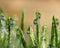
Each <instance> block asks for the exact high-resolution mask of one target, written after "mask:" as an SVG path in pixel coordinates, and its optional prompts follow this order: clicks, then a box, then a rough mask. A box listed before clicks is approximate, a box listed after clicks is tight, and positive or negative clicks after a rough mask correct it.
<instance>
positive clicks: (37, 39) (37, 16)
mask: <svg viewBox="0 0 60 48" xmlns="http://www.w3.org/2000/svg"><path fill="white" fill-rule="evenodd" d="M39 19H40V13H39V12H36V19H35V20H34V24H35V25H36V41H37V46H38V47H37V48H39V47H40V20H39Z"/></svg>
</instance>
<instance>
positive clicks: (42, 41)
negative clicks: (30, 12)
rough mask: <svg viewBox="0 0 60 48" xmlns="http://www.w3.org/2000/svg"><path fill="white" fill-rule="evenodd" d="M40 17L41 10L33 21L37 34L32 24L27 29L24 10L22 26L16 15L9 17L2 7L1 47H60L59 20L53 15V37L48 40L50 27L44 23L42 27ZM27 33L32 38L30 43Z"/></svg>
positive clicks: (0, 15)
mask: <svg viewBox="0 0 60 48" xmlns="http://www.w3.org/2000/svg"><path fill="white" fill-rule="evenodd" d="M40 18H41V14H40V12H36V18H35V19H34V21H33V24H34V25H35V28H36V35H35V34H34V30H33V28H32V26H31V25H30V26H29V27H28V29H27V30H26V31H25V28H24V23H25V13H24V11H23V12H22V18H21V26H20V27H19V25H18V21H17V18H16V17H14V18H10V17H7V16H6V13H5V11H4V10H2V9H0V48H60V40H59V35H58V32H59V31H58V26H59V20H58V19H57V18H56V17H55V16H53V18H52V28H51V39H50V40H49V41H48V36H47V32H48V27H47V25H43V26H42V28H40ZM41 29H42V32H41ZM26 34H27V35H28V36H29V38H30V44H28V40H26V38H27V37H25V35H26Z"/></svg>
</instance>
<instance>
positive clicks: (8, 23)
mask: <svg viewBox="0 0 60 48" xmlns="http://www.w3.org/2000/svg"><path fill="white" fill-rule="evenodd" d="M7 25H8V32H9V33H8V44H7V45H8V46H7V48H10V18H8V19H7Z"/></svg>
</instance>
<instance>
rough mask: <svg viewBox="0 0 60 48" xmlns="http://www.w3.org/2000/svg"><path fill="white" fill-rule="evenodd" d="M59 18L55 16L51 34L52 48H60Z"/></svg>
mask: <svg viewBox="0 0 60 48" xmlns="http://www.w3.org/2000/svg"><path fill="white" fill-rule="evenodd" d="M57 23H58V22H57V18H55V17H54V16H53V22H52V32H51V42H50V43H51V44H50V48H58V28H57V27H58V25H57Z"/></svg>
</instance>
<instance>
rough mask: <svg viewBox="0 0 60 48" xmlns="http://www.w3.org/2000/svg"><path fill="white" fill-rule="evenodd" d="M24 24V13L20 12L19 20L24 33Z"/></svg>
mask: <svg viewBox="0 0 60 48" xmlns="http://www.w3.org/2000/svg"><path fill="white" fill-rule="evenodd" d="M24 22H25V13H24V11H23V12H22V18H21V29H22V30H23V32H24Z"/></svg>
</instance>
